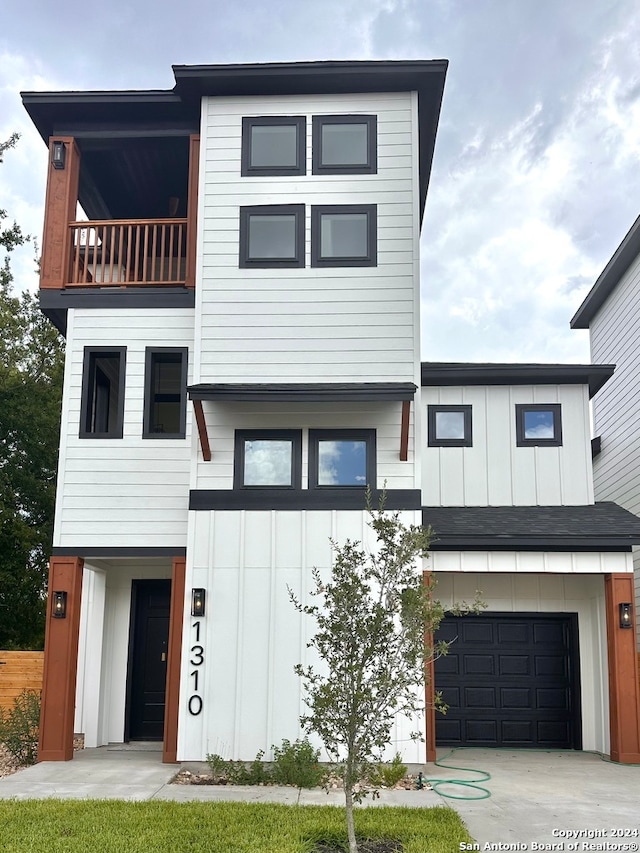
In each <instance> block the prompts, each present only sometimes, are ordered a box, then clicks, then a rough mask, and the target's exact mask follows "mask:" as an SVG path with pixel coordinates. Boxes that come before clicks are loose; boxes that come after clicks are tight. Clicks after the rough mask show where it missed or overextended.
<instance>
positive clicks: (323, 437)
mask: <svg viewBox="0 0 640 853" xmlns="http://www.w3.org/2000/svg"><path fill="white" fill-rule="evenodd" d="M341 440H345V441H365V442H366V454H367V460H366V475H367V482H366V483H357V484H356V483H354V484H352V485H348V486H345V485H340V484H338V483H336V484H335V485H321V484H319V483H318V473H319V469H318V465H319V462H320V454H319V452H318V443H319V441H341ZM376 444H377V442H376V430H375V429H355V428H352V429H310V430H309V458H308V481H309V488H310V489H328V490H332V489H364V488H366V486H369V487H370V488H371V489H374V490H375V489H376V488H377V458H376V453H377V448H376Z"/></svg>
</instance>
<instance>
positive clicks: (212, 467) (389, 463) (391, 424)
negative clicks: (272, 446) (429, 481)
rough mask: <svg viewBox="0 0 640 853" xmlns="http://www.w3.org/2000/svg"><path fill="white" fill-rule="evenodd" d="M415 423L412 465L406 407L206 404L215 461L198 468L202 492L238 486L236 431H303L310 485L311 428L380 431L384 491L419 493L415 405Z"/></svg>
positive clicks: (380, 472) (304, 463) (380, 481)
mask: <svg viewBox="0 0 640 853" xmlns="http://www.w3.org/2000/svg"><path fill="white" fill-rule="evenodd" d="M411 409H412V414H411V419H410V424H409V460H408V461H407V462H401V461H400V424H401V410H402V404H401V403H352V404H351V405H349V404H343V405H341V406H340V408H336V407H334V406H332V405H330V404H323V405H320V404H315V405H314V404H313V403H304V404H296V405H293V404H287V403H268V404H267V403H264V404H260V407H259V408H256V407H255V406H254V405H253V404H249V403H245V404H243V403H224V404H220V403H218V404H212V403H205V404H204V410H205V417H206V420H207V431H208V434H209V441H210V444H211V461H210V462H202V461H201V462H199V464H198V478H197V486H196V487H195V488H198V489H231V488H232V486H233V453H234V431H235V430H236V429H302V430H305V432H304V433H303V454H302V483H303V486H306V482H307V472H308V468H307V434H306V430H307V429H309V428H311V429H342V428H349V429H357V428H358V427H362V428H363V429H375V430H376V451H377V475H378V482H377V485H378V487H379V488H382V487H383V485H384V483H385V481H386V484H387V487H388V488H389V489H413V488H416V487H417V486H416V484H415V481H414V466H413V465H412V464H411V462H412V460H413V406H412V407H411Z"/></svg>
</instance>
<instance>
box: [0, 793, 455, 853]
mask: <svg viewBox="0 0 640 853" xmlns="http://www.w3.org/2000/svg"><path fill="white" fill-rule="evenodd" d="M356 833H357V835H358V836H361V837H367V838H388V839H395V840H397V841H400V842H401V843H402V845H403V851H404V853H453V851H459V850H460V846H459V845H460V842H461V841H471V840H472V839H471V837H470V836H469V834H468V833H467V831H466V829H465V828H464V826H463V824H462V822H461V820H460V818H459V817H458V815H457V814H456V812H454V811H453V810H452V809H447V808H441V807H437V808H425V809H409V808H386V807H379V808H378V807H376V808H366V809H358V811H357V813H356ZM317 841H325V842H327V841H329V842H336V841H338V842H343V843H345V844H346V830H345V828H344V810H343V809H338V808H335V806H281V805H271V804H267V803H202V802H197V803H196V802H194V803H171V802H159V801H157V802H140V803H137V802H123V801H120V800H2V801H0V849H1V850H2V853H87V852H88V851H89V853H200V851H202V853H309V851H312V850H313V848H314V845H315V843H316V842H317Z"/></svg>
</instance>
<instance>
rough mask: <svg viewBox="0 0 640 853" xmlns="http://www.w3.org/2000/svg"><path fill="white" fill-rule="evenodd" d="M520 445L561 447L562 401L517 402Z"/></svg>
mask: <svg viewBox="0 0 640 853" xmlns="http://www.w3.org/2000/svg"><path fill="white" fill-rule="evenodd" d="M516 444H517V446H518V447H559V446H560V445H561V444H562V420H561V407H560V403H516Z"/></svg>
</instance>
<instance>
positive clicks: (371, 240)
mask: <svg viewBox="0 0 640 853" xmlns="http://www.w3.org/2000/svg"><path fill="white" fill-rule="evenodd" d="M331 213H366V214H367V217H368V219H367V244H368V245H367V248H368V252H367V255H363V256H352V257H343V258H340V257H338V258H336V257H330V258H323V257H322V256H321V255H320V246H321V240H322V217H323V216H324V215H326V214H331ZM377 265H378V205H377V204H314V205H312V206H311V266H312V267H375V266H377Z"/></svg>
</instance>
